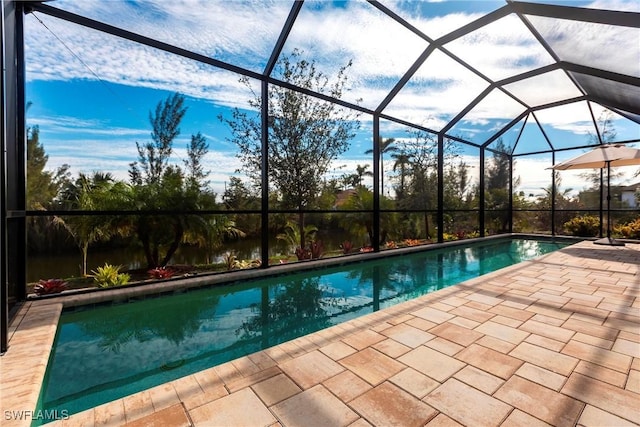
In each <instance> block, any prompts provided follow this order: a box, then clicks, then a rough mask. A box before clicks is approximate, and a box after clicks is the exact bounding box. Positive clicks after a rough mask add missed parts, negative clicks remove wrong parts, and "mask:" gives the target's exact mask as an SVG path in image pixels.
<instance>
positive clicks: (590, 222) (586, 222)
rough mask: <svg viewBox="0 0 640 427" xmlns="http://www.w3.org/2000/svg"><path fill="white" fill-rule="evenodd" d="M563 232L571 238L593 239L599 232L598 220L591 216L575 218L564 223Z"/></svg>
mask: <svg viewBox="0 0 640 427" xmlns="http://www.w3.org/2000/svg"><path fill="white" fill-rule="evenodd" d="M564 230H565V231H566V232H567V233H568V234H571V235H572V236H581V237H594V236H597V235H598V233H599V232H600V220H599V219H598V218H597V217H595V216H592V215H583V216H577V217H575V218H571V219H570V220H569V221H567V222H565V223H564Z"/></svg>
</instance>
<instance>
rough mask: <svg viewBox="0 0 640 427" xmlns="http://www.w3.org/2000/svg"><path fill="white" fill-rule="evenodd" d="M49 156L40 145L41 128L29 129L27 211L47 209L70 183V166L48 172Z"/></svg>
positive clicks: (32, 127)
mask: <svg viewBox="0 0 640 427" xmlns="http://www.w3.org/2000/svg"><path fill="white" fill-rule="evenodd" d="M48 161H49V156H48V155H47V154H46V152H45V150H44V147H43V146H42V144H41V143H40V128H39V127H38V126H31V127H29V128H28V129H27V209H30V210H42V209H47V208H49V207H50V206H51V204H52V203H53V202H54V199H55V198H56V196H57V195H58V192H59V191H60V189H61V188H62V186H63V185H65V184H66V182H67V181H68V179H69V178H68V171H69V165H66V164H65V165H62V166H61V167H59V168H58V169H56V170H55V171H49V170H46V167H47V162H48Z"/></svg>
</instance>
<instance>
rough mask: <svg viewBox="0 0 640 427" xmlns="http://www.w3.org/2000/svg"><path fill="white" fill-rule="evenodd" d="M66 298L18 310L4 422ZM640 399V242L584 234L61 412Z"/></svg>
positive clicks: (485, 407)
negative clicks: (600, 240)
mask: <svg viewBox="0 0 640 427" xmlns="http://www.w3.org/2000/svg"><path fill="white" fill-rule="evenodd" d="M61 309H62V304H61V303H60V302H56V300H50V301H38V302H31V303H27V304H25V306H23V307H22V309H21V311H20V313H19V316H17V318H16V319H15V320H14V322H13V324H12V329H11V340H10V343H9V344H10V348H9V351H8V352H7V353H6V354H5V355H4V356H2V357H1V358H0V374H1V376H0V378H1V381H2V382H1V388H0V400H1V404H0V406H1V407H2V411H3V413H2V423H1V424H2V425H3V426H5V425H7V426H9V425H29V423H30V419H28V420H22V421H20V420H17V419H15V418H16V417H17V415H18V413H20V411H29V410H33V408H34V407H35V403H36V401H37V398H38V392H39V388H40V384H41V383H42V377H43V375H44V370H45V368H46V363H47V359H48V356H49V350H50V347H51V345H52V343H53V336H54V334H55V329H56V324H57V321H58V318H59V315H60V311H61ZM638 408H640V244H627V246H625V247H610V246H598V245H594V244H593V243H591V242H582V243H578V244H576V245H573V246H570V247H567V248H564V249H562V250H560V251H557V252H554V253H551V254H548V255H545V256H543V257H541V258H538V259H535V260H532V261H527V262H523V263H520V264H517V265H514V266H511V267H507V268H505V269H502V270H499V271H496V272H493V273H490V274H487V275H484V276H482V277H479V278H476V279H472V280H469V281H466V282H464V283H461V284H459V285H456V286H452V287H449V288H446V289H443V290H441V291H437V292H434V293H432V294H429V295H425V296H423V297H420V298H417V299H415V300H411V301H408V302H406V303H402V304H398V305H396V306H393V307H391V308H388V309H385V310H381V311H378V312H376V313H373V314H370V315H367V316H363V317H360V318H358V319H354V320H352V321H349V322H346V323H343V324H340V325H337V326H334V327H331V328H329V329H325V330H322V331H319V332H316V333H314V334H311V335H307V336H304V337H301V338H298V339H295V340H293V341H290V342H287V343H284V344H281V345H278V346H275V347H272V348H269V349H266V350H263V351H260V352H258V353H254V354H251V355H249V356H246V357H242V358H240V359H237V360H234V361H231V362H228V363H225V364H223V365H220V366H216V367H214V368H210V369H207V370H205V371H201V372H198V373H195V374H193V375H189V376H186V377H183V378H180V379H178V380H175V381H172V382H170V383H166V384H163V385H160V386H157V387H154V388H152V389H149V390H145V391H142V392H140V393H136V394H134V395H131V396H127V397H125V398H122V399H118V400H115V401H113V402H109V403H106V404H104V405H101V406H98V407H95V408H92V409H89V410H87V411H84V412H81V413H79V414H75V415H72V416H71V417H69V418H68V419H65V420H61V421H56V422H55V423H52V424H49V425H52V426H54V425H55V426H60V425H62V426H92V425H124V424H127V425H130V426H150V425H157V426H188V425H196V426H236V425H237V426H239V425H244V426H298V425H299V426H354V427H355V426H369V425H372V426H390V425H401V426H413V425H415V426H422V425H428V426H430V427H433V426H458V425H465V426H504V427H507V426H509V427H511V426H527V427H531V426H546V425H554V426H576V425H578V426H628V425H630V426H633V425H637V426H640V410H639V409H638ZM7 411H10V412H7ZM12 411H13V412H12ZM23 413H24V412H23ZM14 414H15V416H14ZM26 415H27V417H26V418H29V417H30V415H29V414H26Z"/></svg>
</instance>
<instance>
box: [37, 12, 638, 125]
mask: <svg viewBox="0 0 640 427" xmlns="http://www.w3.org/2000/svg"><path fill="white" fill-rule="evenodd" d="M633 3H634V2H622V1H602V2H594V3H592V5H593V6H602V5H604V6H605V7H613V8H615V9H621V8H631V9H634V8H635V9H637V6H634V5H633ZM390 4H391V6H390V7H392V8H394V7H396V4H395V3H393V2H391V3H390ZM607 5H608V6H607ZM54 6H56V7H62V8H65V9H67V10H71V11H72V12H75V13H79V14H81V15H88V16H90V17H93V18H95V19H98V20H103V21H106V22H108V23H111V24H113V25H116V26H120V27H123V28H127V29H133V30H135V31H136V32H139V33H141V34H145V35H147V36H150V37H155V38H158V39H161V40H164V41H166V42H169V43H172V44H176V45H179V46H184V47H186V48H190V49H193V50H195V51H197V52H202V53H204V54H208V55H212V56H213V57H215V58H220V59H223V60H230V61H231V60H233V61H238V62H237V63H238V65H240V66H244V67H247V68H250V69H254V70H256V71H261V66H262V65H263V64H264V62H265V61H266V59H267V58H268V57H269V55H270V53H271V49H272V46H273V43H274V42H275V40H276V39H277V36H278V35H279V32H280V30H281V27H282V23H283V22H284V20H285V19H286V16H287V14H288V12H289V7H290V4H288V3H285V2H278V1H270V2H239V1H237V2H224V1H223V2H212V1H207V0H176V1H172V2H160V3H151V2H143V3H141V4H139V5H136V4H135V3H133V2H120V1H118V2H115V1H109V2H103V1H82V2H77V1H60V2H56V3H55V4H54ZM405 6H406V4H405V3H402V7H405ZM400 7H401V6H400V3H398V6H397V7H396V11H397V12H398V13H399V14H400V15H401V16H402V15H406V16H407V19H408V20H409V21H410V22H412V24H414V25H415V26H416V27H418V28H420V29H422V30H423V31H424V32H425V33H426V34H428V35H429V36H431V37H438V36H440V35H443V34H445V33H447V32H450V31H452V30H453V29H456V28H458V27H460V26H461V25H464V24H466V23H468V22H471V21H473V20H475V19H477V18H479V17H480V16H481V15H479V14H473V13H468V14H464V13H452V14H448V15H444V16H437V17H428V16H424V15H419V14H418V12H417V11H418V10H422V8H418V7H416V8H415V10H402V9H399V8H400ZM409 7H410V6H409ZM308 10H313V11H314V12H313V13H307V11H308ZM205 12H206V13H205ZM420 13H422V12H420ZM37 16H38V17H39V18H40V19H42V20H43V21H44V22H45V23H46V25H47V27H49V28H50V29H51V30H52V31H53V33H54V34H55V37H54V36H52V35H51V34H50V33H49V31H48V30H47V29H45V28H44V27H43V26H42V25H41V24H40V23H39V22H38V21H37V20H36V19H35V18H34V17H33V16H28V17H27V20H26V27H27V31H26V33H25V43H26V47H27V48H26V51H27V78H28V79H29V80H30V81H33V80H71V79H91V80H95V79H96V75H97V76H99V78H100V79H101V80H103V81H105V82H108V83H109V82H111V83H118V84H124V85H131V86H141V87H147V88H154V89H163V90H168V91H179V92H181V93H184V94H186V95H188V96H193V97H196V98H202V99H205V100H209V101H212V102H214V103H216V104H219V105H222V106H230V107H246V101H247V99H250V98H252V94H251V92H250V91H248V90H247V88H246V87H244V85H242V84H241V83H239V82H238V77H239V76H238V75H236V74H234V73H231V72H228V71H224V70H222V69H217V68H215V67H210V66H207V65H203V64H200V63H197V62H195V61H191V60H188V59H185V58H182V57H178V56H175V55H171V54H168V53H164V52H161V51H158V50H155V49H152V48H148V47H145V46H142V45H138V44H136V43H133V42H129V41H126V40H124V39H120V38H117V37H112V36H108V35H105V34H101V33H99V32H96V31H93V30H88V29H84V28H82V27H80V26H77V25H74V24H69V23H64V22H62V21H60V20H57V19H55V18H51V17H49V16H46V15H43V14H41V13H37ZM541 25H543V26H544V25H546V24H545V23H544V22H543V24H541ZM547 27H548V25H547ZM547 27H545V28H547ZM601 27H604V28H605V31H604V32H598V31H592V30H593V28H596V29H600V28H601ZM584 28H585V27H575V28H574V27H573V26H571V25H565V26H563V27H559V28H555V27H553V26H551V27H549V28H547V30H548V31H550V32H551V37H555V38H554V40H555V41H554V43H555V44H554V46H558V47H559V48H564V49H568V50H569V51H571V48H572V46H570V45H569V40H574V38H568V37H565V36H566V35H567V33H570V32H572V31H574V30H576V31H577V30H583V31H582V32H581V33H580V36H581V38H582V39H584V40H585V43H586V42H588V43H591V45H592V46H595V47H596V49H591V50H588V49H587V50H585V49H580V52H579V53H576V54H580V55H588V57H585V58H584V60H585V61H586V60H588V61H595V62H594V63H595V64H608V63H610V62H612V61H610V58H609V54H610V53H611V52H616V55H617V56H616V61H615V62H620V59H622V62H623V63H624V64H628V65H626V67H627V68H629V67H631V68H633V67H636V68H637V66H638V64H637V61H636V60H637V58H635V57H633V52H637V46H636V47H635V48H634V47H633V46H632V45H631V44H632V43H635V42H637V37H635V38H634V37H626V38H623V39H621V38H620V35H621V34H622V35H625V34H626V32H628V31H635V32H634V33H633V34H634V35H636V36H637V29H622V30H620V29H617V28H616V29H615V30H616V31H617V32H616V33H614V32H612V31H613V30H611V31H610V30H609V28H608V27H606V26H598V27H594V26H591V25H588V26H586V28H587V29H588V30H589V31H584ZM618 30H619V31H618ZM56 37H57V38H59V39H60V40H62V41H63V42H64V44H65V45H66V47H65V46H63V45H62V44H61V42H60V41H59V40H58V39H57V38H56ZM565 39H566V40H567V42H566V43H565V42H564V41H563V40H565ZM611 40H613V43H615V46H611V45H610V44H611V43H612V42H611ZM294 47H300V48H303V49H305V51H306V54H307V55H309V56H310V57H312V58H315V59H317V61H318V68H319V69H320V70H322V71H324V72H326V73H327V74H331V73H332V72H333V71H335V70H336V69H337V68H339V67H340V66H342V65H344V63H345V62H346V60H347V59H349V58H352V59H353V67H351V69H350V82H351V83H350V88H349V89H350V90H349V91H348V92H347V93H346V94H345V98H346V99H349V100H351V101H354V100H355V99H358V98H362V99H363V104H364V105H366V106H374V107H375V106H377V104H378V103H379V102H380V101H381V100H382V99H383V98H384V97H385V96H386V95H387V93H388V91H389V90H390V89H391V88H392V87H393V86H394V85H395V83H396V82H397V81H398V80H399V79H400V78H401V77H402V76H403V75H404V73H405V72H406V71H407V69H408V68H409V66H410V65H411V64H412V63H413V62H414V61H415V60H416V59H417V57H418V56H419V55H420V54H421V53H422V51H423V50H424V48H425V47H426V42H425V41H424V40H422V39H420V38H419V37H417V36H416V35H414V34H413V33H411V32H409V31H408V30H406V29H405V28H404V27H402V26H401V25H399V24H397V23H395V21H392V20H390V19H388V18H387V17H386V16H383V15H382V14H381V12H379V11H378V10H377V9H376V8H374V7H372V6H371V5H370V4H368V3H365V2H350V3H347V4H346V6H345V7H344V9H339V8H338V9H335V8H333V7H332V6H331V4H330V3H328V2H318V3H316V2H307V3H305V5H304V6H303V11H302V13H301V14H300V15H299V17H298V21H297V22H296V25H295V26H294V30H293V32H292V33H291V35H290V38H289V40H288V41H287V45H286V48H285V52H287V51H290V50H291V49H293V48H294ZM445 47H446V48H448V49H451V50H452V51H453V52H454V53H456V54H458V55H460V57H461V58H462V59H463V60H465V61H467V62H468V63H469V64H471V65H473V66H476V67H477V68H478V69H479V70H480V71H482V72H484V73H486V74H487V75H488V76H489V77H493V78H501V77H503V76H506V75H512V74H514V73H519V72H522V71H524V70H529V69H534V68H537V67H539V66H542V65H546V64H548V63H549V56H548V54H547V53H546V52H545V51H544V49H542V48H541V47H540V46H539V45H538V44H537V43H536V42H534V41H533V39H532V36H531V35H530V34H529V33H528V32H527V30H526V29H524V28H523V24H522V22H521V21H520V20H519V19H518V18H516V17H514V16H509V17H506V18H503V19H500V20H499V21H497V22H495V23H493V24H490V25H488V26H486V27H484V28H482V29H480V30H478V31H475V32H473V33H471V34H469V35H467V36H465V37H463V38H461V39H459V40H455V41H453V42H452V43H449V44H447V45H446V46H445ZM627 47H630V49H627ZM67 48H69V49H71V51H72V52H73V53H71V52H70V51H69V50H68V49H67ZM634 49H635V50H634ZM76 56H77V57H76ZM605 56H606V58H605ZM78 58H80V59H78ZM94 74H95V75H94ZM486 86H487V82H485V81H484V80H482V79H480V78H478V77H477V76H475V75H473V74H472V73H470V72H469V71H468V70H466V69H465V68H464V67H463V66H461V65H460V64H457V63H456V62H455V61H453V60H451V59H450V58H449V57H447V56H446V55H444V54H443V53H441V52H440V51H438V50H436V51H435V52H434V53H433V54H432V55H431V56H430V57H429V58H428V59H427V61H426V62H425V64H424V66H423V67H421V68H420V69H419V71H418V72H417V73H416V75H415V76H414V78H413V79H412V80H411V81H410V83H409V84H408V85H407V86H406V87H405V88H403V90H402V91H401V92H400V93H399V95H398V96H397V97H396V98H395V99H394V100H393V101H392V103H391V104H390V106H389V108H388V109H387V110H385V113H389V114H393V115H396V116H398V117H400V118H402V119H405V120H407V121H413V122H416V123H419V124H421V125H423V126H426V127H429V128H432V129H435V130H439V129H441V128H442V127H443V126H444V125H445V124H446V123H447V122H448V121H449V120H450V119H451V118H452V117H454V116H455V115H457V114H458V113H459V112H460V111H461V110H462V109H463V108H464V107H465V106H466V105H467V104H468V103H469V102H470V101H471V100H473V99H474V98H475V97H476V96H477V95H478V94H480V92H481V91H482V90H483V89H484V88H485V87H486ZM253 87H254V90H255V91H259V87H258V85H257V84H255V85H254V86H253ZM508 89H509V90H511V91H513V93H514V94H515V95H516V96H518V97H521V99H523V100H524V101H525V102H528V103H530V104H531V105H539V104H542V103H546V102H550V101H555V100H558V99H563V98H565V97H572V96H579V95H580V92H579V91H578V90H577V88H576V87H575V86H573V84H572V83H571V82H570V81H569V80H568V78H567V77H566V75H565V74H564V73H562V72H555V73H553V72H552V73H547V74H545V75H543V76H539V77H537V78H532V79H528V80H526V81H523V82H520V83H515V84H513V85H510V86H509V87H508ZM494 92H495V91H494ZM521 111H522V106H520V105H518V104H517V103H515V102H514V101H513V100H510V99H508V98H506V97H505V96H502V95H500V96H499V94H495V93H492V94H491V95H490V96H489V97H487V98H486V99H485V100H483V102H482V103H481V104H480V105H478V107H477V108H475V109H474V110H473V111H472V112H471V113H470V114H468V115H467V117H465V120H466V121H468V122H469V123H477V124H483V123H484V124H486V123H489V121H491V122H493V121H494V120H495V119H502V121H503V122H504V121H505V119H507V120H509V119H511V118H513V117H515V116H517V114H519V113H520V112H521ZM364 120H368V117H366V118H364ZM573 120H574V119H573V115H572V114H571V113H566V114H565V113H564V112H563V114H562V115H554V116H551V117H549V120H548V124H549V125H551V126H555V127H557V128H560V129H564V130H569V131H577V132H584V131H585V130H586V127H585V124H584V120H582V119H579V120H577V121H573ZM69 129H70V131H73V130H72V129H73V126H70V127H69ZM96 132H97V131H96ZM113 132H116V133H117V132H127V130H126V129H117V128H114V129H113ZM122 134H125V133H122Z"/></svg>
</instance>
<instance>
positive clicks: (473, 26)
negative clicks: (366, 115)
mask: <svg viewBox="0 0 640 427" xmlns="http://www.w3.org/2000/svg"><path fill="white" fill-rule="evenodd" d="M369 3H370V4H372V5H373V6H375V7H376V8H378V9H379V10H380V11H382V12H383V13H385V14H386V15H388V16H389V17H390V18H392V19H394V20H395V21H397V22H398V23H400V24H401V25H403V26H404V27H405V28H407V29H408V30H410V31H412V32H413V33H414V34H416V35H418V36H419V37H421V38H422V39H424V40H426V41H427V42H429V46H428V47H427V48H426V49H425V51H424V52H423V53H422V54H421V55H420V56H419V57H418V59H417V60H416V61H415V62H414V63H413V64H412V66H411V67H410V68H409V70H407V72H406V73H405V74H404V76H402V78H401V79H400V81H398V83H396V85H395V86H394V87H393V89H391V91H390V92H389V93H388V94H387V96H386V97H385V99H384V100H383V101H382V102H381V103H380V105H378V107H377V108H376V113H381V112H382V111H383V110H384V109H385V108H386V107H387V106H388V105H389V103H390V102H391V101H392V100H393V98H395V97H396V95H398V93H399V92H400V90H402V88H403V87H404V86H405V85H406V84H407V82H408V81H409V80H410V79H411V77H413V75H414V74H415V73H416V72H417V71H418V69H419V68H420V67H421V66H422V64H423V63H424V62H425V61H426V59H427V58H428V57H429V55H431V53H433V51H434V50H435V49H436V48H437V49H439V50H440V51H442V52H443V53H445V54H446V55H448V56H449V57H450V58H452V59H453V60H454V61H456V62H458V63H459V64H461V65H462V66H464V67H465V68H467V69H468V70H470V71H471V72H473V73H474V74H476V75H477V76H479V77H480V78H481V79H483V80H485V81H486V82H487V83H489V84H493V81H492V80H491V79H489V78H488V77H487V76H485V75H483V74H482V73H480V71H478V70H476V69H475V68H473V67H471V66H470V65H469V64H467V63H466V62H464V61H463V60H462V59H460V58H458V57H457V56H455V55H453V54H452V53H451V52H449V50H447V49H445V48H444V47H443V46H442V45H443V44H445V43H448V42H450V41H452V40H455V39H457V38H458V37H462V36H464V35H465V34H468V33H470V32H472V31H475V30H477V29H479V28H482V27H483V26H485V25H487V24H490V23H492V22H493V21H496V20H498V19H500V18H503V17H504V16H506V15H508V14H510V13H511V12H512V10H511V7H510V6H509V5H507V6H503V7H501V8H500V9H498V10H496V11H494V12H492V13H490V14H488V15H484V16H482V17H481V18H478V19H477V20H475V21H473V22H471V23H469V24H467V25H465V26H463V27H460V28H459V29H457V30H455V31H453V32H451V33H449V34H447V35H446V36H443V37H441V38H439V39H437V40H435V41H434V40H432V39H431V38H430V37H428V36H427V35H425V34H424V33H422V32H421V31H420V30H418V29H417V28H415V27H414V26H412V25H411V24H409V23H408V22H407V21H406V20H404V19H403V18H402V17H400V16H398V15H397V14H396V13H395V12H393V11H392V10H390V9H389V8H387V7H385V6H383V5H381V4H380V3H379V2H378V1H375V0H369ZM505 94H506V95H508V96H511V97H513V95H511V94H510V93H508V92H505ZM513 98H514V99H515V100H516V101H517V102H520V101H519V100H518V99H516V98H515V97H513Z"/></svg>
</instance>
